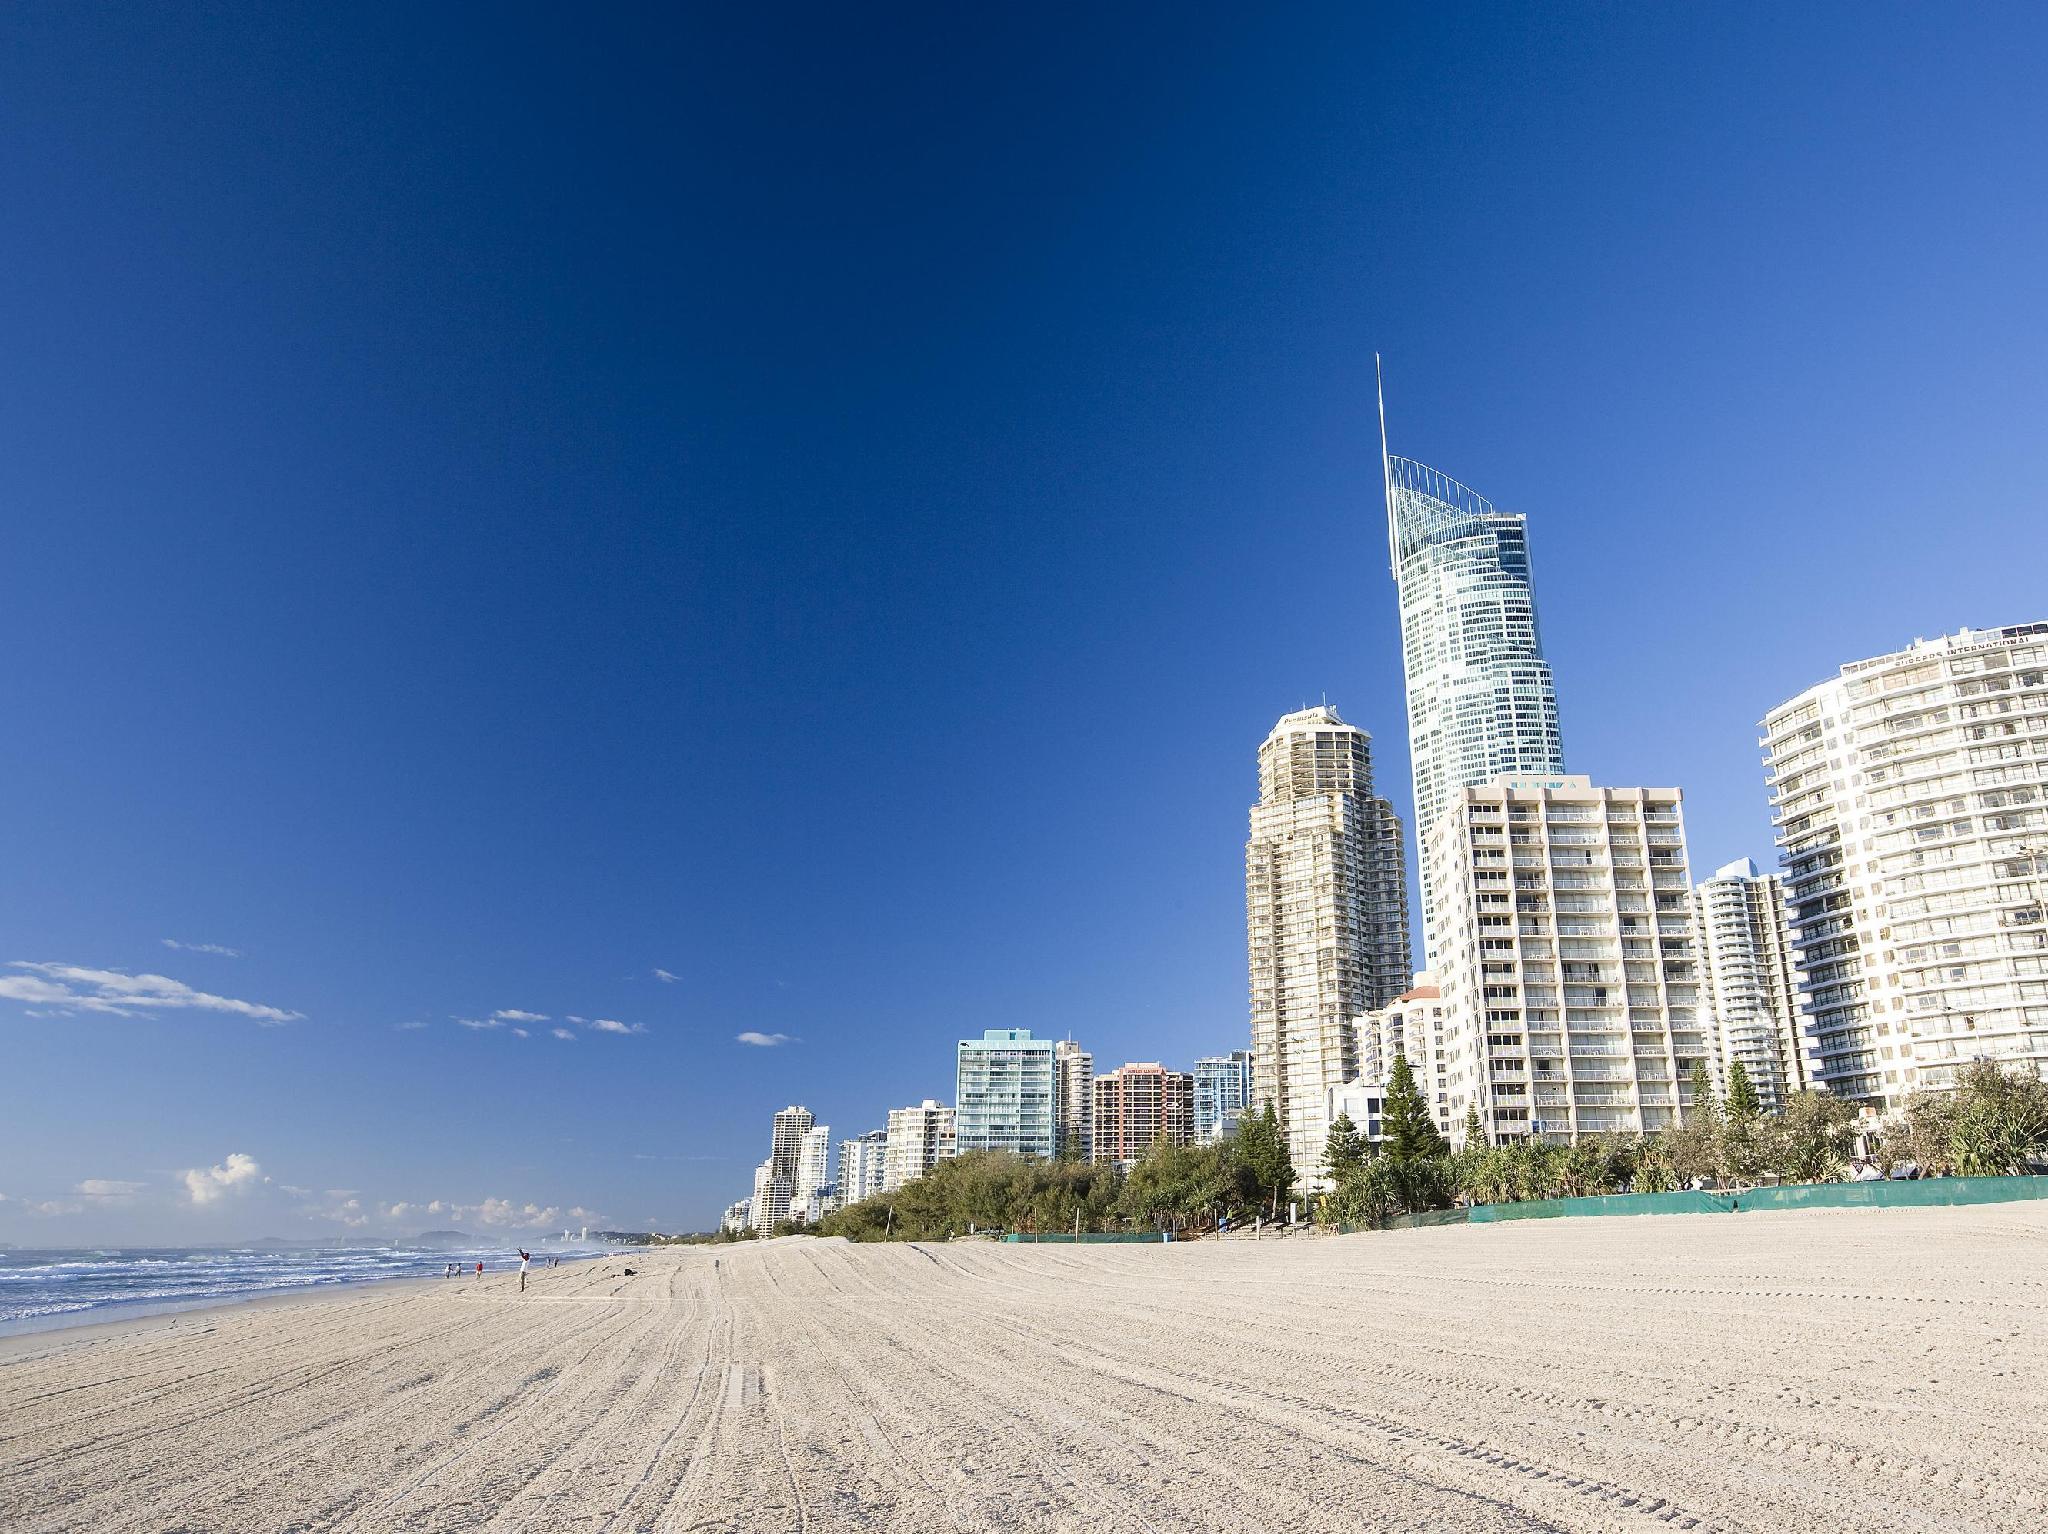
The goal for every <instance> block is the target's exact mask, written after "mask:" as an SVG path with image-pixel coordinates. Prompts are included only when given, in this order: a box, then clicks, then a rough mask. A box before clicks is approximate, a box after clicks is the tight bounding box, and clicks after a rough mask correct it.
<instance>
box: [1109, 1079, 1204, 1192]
mask: <svg viewBox="0 0 2048 1534" xmlns="http://www.w3.org/2000/svg"><path fill="white" fill-rule="evenodd" d="M1194 1139H1195V1078H1194V1077H1192V1076H1190V1075H1188V1073H1187V1072H1185V1071H1170V1070H1168V1069H1167V1068H1166V1067H1165V1066H1163V1065H1160V1064H1158V1063H1156V1062H1153V1063H1146V1064H1132V1065H1120V1066H1118V1067H1117V1068H1116V1069H1115V1070H1113V1071H1105V1072H1104V1073H1103V1074H1102V1075H1100V1076H1097V1077H1096V1078H1095V1157H1094V1159H1095V1160H1097V1161H1104V1162H1117V1163H1119V1164H1121V1165H1124V1166H1129V1165H1130V1164H1131V1163H1132V1162H1134V1161H1136V1160H1138V1159H1139V1158H1140V1157H1142V1156H1143V1155H1144V1154H1145V1152H1147V1151H1148V1150H1150V1149H1151V1148H1152V1147H1153V1146H1154V1145H1157V1144H1158V1143H1159V1142H1160V1141H1162V1140H1163V1141H1165V1142H1166V1143H1167V1144H1168V1145H1192V1144H1193V1143H1194Z"/></svg>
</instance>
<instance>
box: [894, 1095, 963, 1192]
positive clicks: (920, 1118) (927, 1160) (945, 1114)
mask: <svg viewBox="0 0 2048 1534" xmlns="http://www.w3.org/2000/svg"><path fill="white" fill-rule="evenodd" d="M953 1154H954V1145H953V1110H952V1109H951V1108H948V1107H947V1106H946V1105H945V1104H944V1103H941V1102H938V1101H936V1100H934V1099H932V1098H929V1097H927V1098H926V1099H925V1100H924V1101H923V1102H921V1103H919V1104H918V1105H917V1106H916V1107H914V1108H891V1109H890V1110H889V1129H888V1140H887V1141H886V1149H885V1151H884V1155H885V1157H886V1160H885V1162H884V1166H883V1172H882V1187H883V1189H884V1191H887V1192H893V1191H894V1190H895V1189H897V1188H900V1187H902V1186H903V1185H904V1184H905V1183H907V1182H915V1181H916V1180H917V1179H918V1178H920V1177H922V1176H924V1174H925V1173H927V1172H929V1171H930V1170H931V1169H932V1168H933V1167H934V1166H936V1165H938V1163H939V1162H941V1161H944V1160H945V1159H946V1158H947V1157H948V1156H951V1155H953Z"/></svg>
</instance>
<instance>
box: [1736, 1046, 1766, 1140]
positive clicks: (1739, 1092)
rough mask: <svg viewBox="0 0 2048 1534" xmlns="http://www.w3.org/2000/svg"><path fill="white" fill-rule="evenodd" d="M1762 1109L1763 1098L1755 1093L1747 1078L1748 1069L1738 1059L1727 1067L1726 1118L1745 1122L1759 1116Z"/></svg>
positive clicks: (1738, 1122)
mask: <svg viewBox="0 0 2048 1534" xmlns="http://www.w3.org/2000/svg"><path fill="white" fill-rule="evenodd" d="M1763 1111H1764V1105H1763V1099H1761V1098H1760V1097H1758V1096H1757V1095H1756V1086H1755V1084H1754V1083H1752V1082H1751V1081H1750V1079H1749V1071H1748V1069H1747V1067H1745V1066H1744V1065H1743V1063H1742V1062H1741V1061H1740V1060H1737V1061H1736V1062H1735V1063H1734V1064H1733V1065H1731V1066H1729V1067H1728V1118H1729V1120H1730V1122H1732V1123H1737V1124H1747V1123H1750V1122H1752V1121H1753V1120H1755V1119H1757V1118H1759V1117H1760V1116H1761V1115H1762V1114H1763Z"/></svg>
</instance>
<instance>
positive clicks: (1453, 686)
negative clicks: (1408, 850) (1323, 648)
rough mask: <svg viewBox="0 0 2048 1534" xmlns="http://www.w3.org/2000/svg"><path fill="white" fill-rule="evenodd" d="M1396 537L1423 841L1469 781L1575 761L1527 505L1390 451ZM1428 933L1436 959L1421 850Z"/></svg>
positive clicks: (1392, 550)
mask: <svg viewBox="0 0 2048 1534" xmlns="http://www.w3.org/2000/svg"><path fill="white" fill-rule="evenodd" d="M1380 452H1381V455H1382V459H1383V462H1384V465H1385V473H1386V494H1387V542H1388V551H1389V554H1390V557H1391V558H1392V561H1393V566H1394V582H1395V586H1396V588H1397V591H1398V594H1399V603H1400V609H1401V661H1402V665H1403V667H1404V669H1405V671H1406V675H1407V683H1408V761H1409V768H1410V771H1411V773H1412V774H1413V778H1414V784H1415V842H1416V846H1417V847H1418V848H1427V847H1428V846H1429V840H1430V835H1431V833H1432V832H1433V831H1434V830H1435V829H1436V824H1437V821H1438V819H1439V818H1440V817H1441V816H1442V814H1443V813H1444V810H1445V807H1446V806H1447V805H1449V804H1450V803H1451V802H1452V800H1453V798H1454V796H1455V795H1456V793H1457V791H1458V790H1459V789H1460V788H1464V787H1467V786H1469V785H1472V784H1477V783H1489V782H1491V781H1492V780H1493V779H1494V778H1496V777H1498V776H1500V775H1501V774H1502V773H1510V774H1514V775H1517V776H1531V775H1535V776H1549V775H1554V774H1557V773H1560V772H1562V771H1564V746H1563V743H1562V741H1561V740H1560V738H1559V735H1558V728H1557V688H1556V686H1555V684H1554V683H1553V681H1552V679H1551V675H1550V663H1549V662H1548V661H1546V660H1545V659H1544V658H1543V640H1542V635H1541V634H1540V633H1539V632H1538V629H1537V625H1536V591H1535V587H1534V584H1533V582H1532V581H1531V578H1530V573H1529V532H1528V527H1527V526H1526V524H1525V523H1524V520H1523V518H1522V517H1521V515H1520V514H1519V513H1511V512H1504V511H1499V510H1497V509H1495V507H1494V505H1493V503H1492V502H1490V501H1488V500H1487V499H1486V497H1484V496H1482V495H1480V494H1478V493H1477V492H1475V491H1472V490H1469V489H1467V488H1466V487H1465V486H1463V485H1461V484H1459V483H1458V482H1457V481H1456V480H1455V479H1452V478H1451V477H1450V476H1449V475H1447V474H1442V473H1439V472H1438V471H1437V470H1435V469H1432V468H1430V467H1428V466H1427V465H1426V464H1420V463H1416V462H1414V461H1413V460H1412V459H1407V458H1396V457H1394V456H1392V455H1391V454H1389V453H1387V451H1386V411H1385V408H1384V405H1383V406H1382V408H1381V412H1380ZM1421 872H1422V937H1423V948H1424V950H1425V952H1426V954H1427V955H1429V959H1428V962H1430V963H1434V962H1435V954H1436V949H1437V941H1438V934H1437V933H1436V931H1435V930H1434V929H1433V928H1432V927H1431V925H1430V923H1431V921H1432V919H1433V917H1432V912H1433V911H1434V909H1435V902H1434V898H1433V892H1432V888H1431V881H1432V879H1433V877H1434V876H1433V874H1432V872H1431V869H1430V867H1429V861H1428V858H1427V857H1426V856H1424V857H1423V858H1422V869H1421Z"/></svg>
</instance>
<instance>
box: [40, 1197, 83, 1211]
mask: <svg viewBox="0 0 2048 1534" xmlns="http://www.w3.org/2000/svg"><path fill="white" fill-rule="evenodd" d="M28 1212H29V1213H30V1214H52V1215H56V1214H83V1213H84V1212H85V1205H83V1204H81V1203H78V1202H77V1201H76V1200H74V1199H68V1198H53V1199H45V1200H44V1201H43V1202H42V1203H40V1204H30V1205H29V1206H28Z"/></svg>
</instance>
